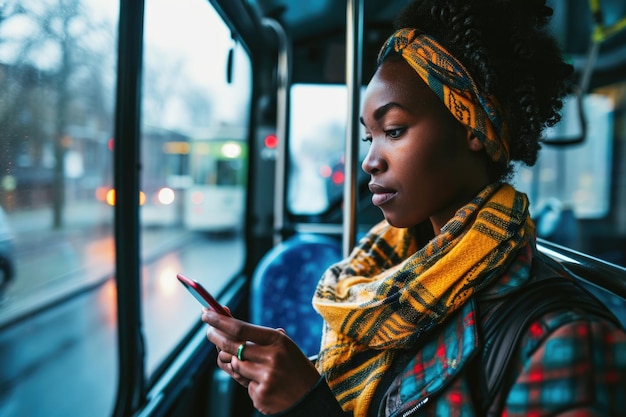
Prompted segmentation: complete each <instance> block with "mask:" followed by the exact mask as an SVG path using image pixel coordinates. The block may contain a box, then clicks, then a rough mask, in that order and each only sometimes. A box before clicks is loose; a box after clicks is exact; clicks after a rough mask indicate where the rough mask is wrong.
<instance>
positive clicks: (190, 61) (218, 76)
mask: <svg viewBox="0 0 626 417" xmlns="http://www.w3.org/2000/svg"><path fill="white" fill-rule="evenodd" d="M144 39H145V41H144V56H145V59H144V71H143V72H144V80H143V102H142V134H141V137H142V144H141V153H142V168H143V170H142V173H141V188H142V191H143V192H144V193H145V194H146V197H145V203H144V204H143V205H142V206H141V221H142V225H143V228H142V245H143V246H144V248H147V247H150V246H152V245H156V246H159V247H161V248H163V249H167V250H172V248H174V249H175V248H179V247H180V248H183V247H184V249H180V251H179V253H180V254H179V255H178V256H175V255H173V254H168V255H167V256H165V257H164V258H161V259H159V260H158V262H157V264H158V265H155V266H154V267H146V268H144V271H143V273H142V284H143V286H142V288H143V307H144V321H145V337H146V345H147V349H146V351H147V361H146V365H147V371H148V373H153V372H154V371H155V370H156V369H157V367H158V366H159V365H160V364H161V363H162V361H163V359H164V358H165V357H166V356H167V354H168V353H169V352H170V351H171V350H172V349H173V348H174V347H175V346H176V344H177V343H178V342H179V341H180V340H181V339H182V338H183V336H184V335H185V334H186V333H187V332H188V331H189V330H190V328H191V327H192V326H193V325H194V324H195V323H197V322H198V319H199V315H200V308H199V305H198V304H197V303H196V302H195V300H194V299H193V298H191V297H189V296H188V294H186V293H184V288H182V286H181V285H180V284H179V283H178V282H176V279H175V278H176V273H177V272H182V273H184V274H185V275H187V276H189V277H190V278H192V279H195V280H197V281H199V282H200V283H202V284H203V285H204V286H205V287H206V288H207V289H208V290H209V291H211V292H215V293H217V292H218V291H219V290H220V289H221V288H222V287H223V286H224V284H225V283H226V282H227V281H228V280H229V279H230V278H232V277H233V276H234V274H235V273H236V272H238V270H239V268H241V266H242V264H243V249H242V245H243V240H242V232H243V230H242V226H243V219H244V209H245V194H246V193H245V187H246V182H245V179H246V175H247V169H246V168H247V148H246V143H245V139H246V138H247V123H248V118H249V115H248V108H249V107H250V106H249V104H248V102H249V100H250V96H251V81H250V77H251V75H250V71H251V69H250V61H249V58H248V56H247V55H246V53H245V52H244V50H243V48H241V47H237V45H235V44H234V42H233V39H232V37H231V32H230V30H229V29H228V28H227V26H226V25H225V24H224V22H223V21H222V20H221V19H220V18H219V16H218V15H217V13H216V12H215V10H213V8H212V7H211V6H210V4H209V3H207V2H206V1H203V0H186V1H183V2H171V1H168V0H160V1H149V2H146V9H145V32H144ZM233 47H234V50H235V54H234V58H233V61H234V62H233V69H234V71H233V77H232V79H231V80H230V83H229V82H228V81H227V77H226V68H227V57H228V54H229V49H230V48H233ZM164 190H168V191H164ZM218 233H219V239H218V238H217V237H218V236H217V234H218ZM224 259H227V260H228V262H224Z"/></svg>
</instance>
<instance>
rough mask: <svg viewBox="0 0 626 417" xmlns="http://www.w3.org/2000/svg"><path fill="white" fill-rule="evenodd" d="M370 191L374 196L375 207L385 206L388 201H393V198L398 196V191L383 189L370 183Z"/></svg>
mask: <svg viewBox="0 0 626 417" xmlns="http://www.w3.org/2000/svg"><path fill="white" fill-rule="evenodd" d="M369 189H370V191H371V193H372V194H373V195H372V204H374V205H375V206H380V205H383V204H385V203H386V202H387V201H389V200H391V199H392V198H393V197H395V196H396V191H394V190H392V189H390V188H386V187H383V186H382V185H379V184H373V183H370V184H369Z"/></svg>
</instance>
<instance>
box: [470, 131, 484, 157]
mask: <svg viewBox="0 0 626 417" xmlns="http://www.w3.org/2000/svg"><path fill="white" fill-rule="evenodd" d="M467 146H468V148H469V149H470V150H471V151H474V152H478V151H482V150H483V149H484V147H485V146H484V145H483V143H482V142H481V141H480V139H478V138H477V137H476V135H475V134H474V132H472V131H471V130H469V129H468V130H467Z"/></svg>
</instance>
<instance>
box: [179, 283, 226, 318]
mask: <svg viewBox="0 0 626 417" xmlns="http://www.w3.org/2000/svg"><path fill="white" fill-rule="evenodd" d="M176 278H178V280H179V281H180V282H181V283H182V284H183V285H184V286H185V288H187V290H188V291H189V292H190V293H191V295H193V296H194V297H195V298H196V299H197V300H198V301H199V302H200V304H202V305H203V306H205V307H207V308H211V309H213V310H215V311H217V312H218V313H220V314H223V315H225V316H230V313H229V312H228V310H226V309H225V308H224V307H223V306H222V305H221V304H220V303H218V302H217V300H216V299H215V298H213V296H212V295H211V294H209V292H208V291H207V290H206V289H205V288H204V287H203V286H202V285H201V284H200V283H199V282H198V281H195V280H192V279H189V278H187V277H186V276H184V275H183V274H177V275H176Z"/></svg>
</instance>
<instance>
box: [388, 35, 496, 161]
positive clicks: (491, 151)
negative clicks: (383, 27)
mask: <svg viewBox="0 0 626 417" xmlns="http://www.w3.org/2000/svg"><path fill="white" fill-rule="evenodd" d="M391 54H396V55H400V56H402V58H404V59H405V60H406V61H407V62H408V63H409V65H411V67H413V69H414V70H415V71H416V72H417V73H418V74H419V76H420V77H421V78H422V80H424V82H425V83H426V84H427V85H428V86H429V87H430V88H431V90H433V91H434V92H435V94H437V96H439V98H440V99H441V101H443V103H444V104H445V106H446V107H447V108H448V110H449V111H450V113H452V115H453V116H454V117H455V118H456V119H457V120H458V121H459V122H461V123H462V124H463V125H465V126H467V127H468V128H469V129H470V130H471V131H472V132H473V133H474V134H475V135H476V137H477V138H478V139H479V140H480V141H481V142H482V143H483V145H484V146H485V148H486V151H487V154H488V155H489V157H490V158H491V159H492V160H493V161H496V162H501V163H504V164H508V162H509V145H508V135H507V129H506V126H505V124H504V122H503V120H502V117H501V114H500V109H499V107H498V105H497V102H496V101H495V98H494V97H490V96H487V95H486V94H484V93H483V92H482V91H481V90H480V89H479V88H478V86H477V85H476V83H475V82H474V80H473V79H472V77H471V75H470V74H469V72H468V71H467V70H466V69H465V67H464V66H463V64H461V62H459V61H458V60H457V59H456V58H455V57H454V56H452V55H451V54H450V52H448V51H447V50H446V49H445V48H444V47H443V46H442V45H441V44H439V42H437V41H436V40H435V39H434V38H433V37H431V36H429V35H427V34H425V33H423V32H421V31H419V30H416V29H409V28H407V29H400V30H398V31H396V32H395V33H394V34H393V35H391V37H390V38H389V39H388V40H387V42H385V44H384V45H383V47H382V49H381V50H380V53H379V55H378V63H379V65H380V64H381V63H382V62H383V61H384V60H385V59H386V58H387V57H389V56H390V55H391Z"/></svg>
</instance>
